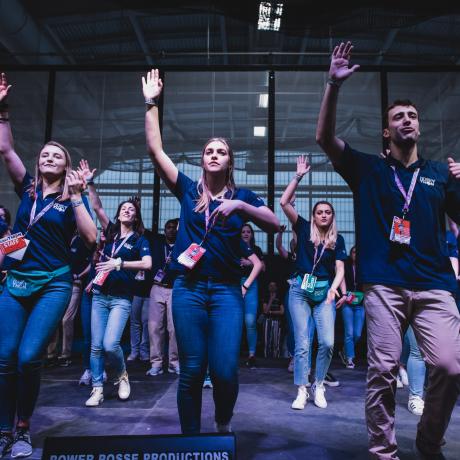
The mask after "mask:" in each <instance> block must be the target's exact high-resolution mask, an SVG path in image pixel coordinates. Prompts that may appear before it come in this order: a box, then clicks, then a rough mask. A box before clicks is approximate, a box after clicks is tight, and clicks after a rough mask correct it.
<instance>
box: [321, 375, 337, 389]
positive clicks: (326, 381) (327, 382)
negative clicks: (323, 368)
mask: <svg viewBox="0 0 460 460" xmlns="http://www.w3.org/2000/svg"><path fill="white" fill-rule="evenodd" d="M324 385H327V386H330V387H338V386H339V385H340V382H339V381H338V380H337V379H336V378H334V376H333V375H332V374H331V373H330V372H328V373H327V374H326V378H325V379H324Z"/></svg>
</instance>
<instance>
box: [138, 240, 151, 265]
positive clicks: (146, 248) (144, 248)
mask: <svg viewBox="0 0 460 460" xmlns="http://www.w3.org/2000/svg"><path fill="white" fill-rule="evenodd" d="M138 244H139V255H140V257H141V259H142V257H144V256H150V255H151V252H150V245H149V242H148V240H147V238H144V237H143V236H141V237H140V238H139V243H138Z"/></svg>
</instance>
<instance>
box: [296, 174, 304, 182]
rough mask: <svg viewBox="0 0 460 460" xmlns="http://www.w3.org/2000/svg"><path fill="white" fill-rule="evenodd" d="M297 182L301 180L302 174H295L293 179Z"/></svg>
mask: <svg viewBox="0 0 460 460" xmlns="http://www.w3.org/2000/svg"><path fill="white" fill-rule="evenodd" d="M294 179H295V180H296V181H297V182H300V181H301V180H302V179H303V176H302V174H296V175H295V178H294Z"/></svg>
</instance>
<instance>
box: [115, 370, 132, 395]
mask: <svg viewBox="0 0 460 460" xmlns="http://www.w3.org/2000/svg"><path fill="white" fill-rule="evenodd" d="M115 385H118V397H119V398H120V399H121V400H122V401H124V400H126V399H128V398H129V395H130V393H131V387H130V386H129V380H128V373H127V372H126V371H125V372H124V373H123V374H122V375H121V377H120V378H119V379H118V381H117V382H115Z"/></svg>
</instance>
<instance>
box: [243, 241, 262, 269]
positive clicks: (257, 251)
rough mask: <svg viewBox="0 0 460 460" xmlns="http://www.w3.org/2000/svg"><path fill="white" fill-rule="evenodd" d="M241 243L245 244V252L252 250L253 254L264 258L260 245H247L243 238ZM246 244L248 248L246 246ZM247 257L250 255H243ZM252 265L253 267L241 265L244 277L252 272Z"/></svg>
mask: <svg viewBox="0 0 460 460" xmlns="http://www.w3.org/2000/svg"><path fill="white" fill-rule="evenodd" d="M241 244H242V245H243V254H244V253H245V252H247V251H249V252H251V251H252V253H253V254H255V255H256V256H257V257H258V258H259V259H260V260H264V254H263V252H262V249H260V248H259V246H255V245H254V247H251V246H247V245H246V243H245V242H244V241H243V240H241ZM244 246H246V248H244ZM243 257H244V258H245V259H247V258H248V256H243ZM252 268H253V267H252V266H251V267H241V273H242V276H243V277H246V278H247V277H248V276H249V275H250V274H251V272H252Z"/></svg>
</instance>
